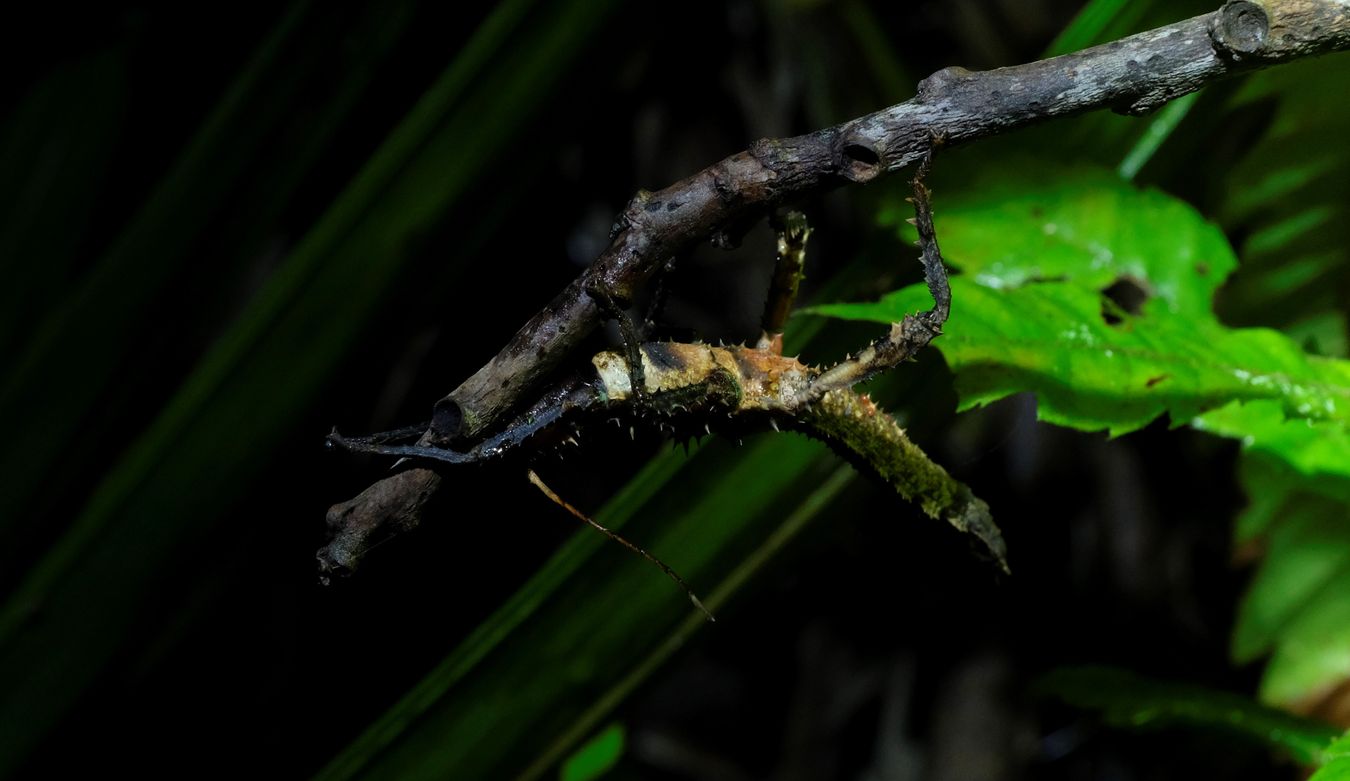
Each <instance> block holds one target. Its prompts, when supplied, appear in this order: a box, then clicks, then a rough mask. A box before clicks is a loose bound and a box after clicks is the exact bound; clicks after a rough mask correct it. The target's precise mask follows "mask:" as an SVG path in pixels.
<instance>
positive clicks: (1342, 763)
mask: <svg viewBox="0 0 1350 781" xmlns="http://www.w3.org/2000/svg"><path fill="white" fill-rule="evenodd" d="M1322 754H1323V757H1324V758H1325V760H1326V764H1325V765H1323V766H1322V768H1321V769H1320V770H1318V771H1317V772H1316V773H1313V774H1312V775H1311V776H1310V777H1309V778H1308V781H1347V779H1350V733H1347V734H1345V735H1342V736H1341V737H1340V738H1338V739H1337V740H1336V742H1334V743H1332V744H1331V745H1330V746H1328V747H1327V748H1326V750H1325V751H1323V752H1322Z"/></svg>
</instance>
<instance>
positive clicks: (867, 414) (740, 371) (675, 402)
mask: <svg viewBox="0 0 1350 781" xmlns="http://www.w3.org/2000/svg"><path fill="white" fill-rule="evenodd" d="M938 145H939V144H938V142H937V141H935V142H934V144H933V148H930V150H929V151H928V153H927V155H925V157H924V158H923V160H922V161H921V162H920V164H919V167H918V170H917V171H916V173H915V175H914V179H913V181H912V185H913V190H914V195H913V197H912V198H911V199H910V200H911V201H912V203H913V205H914V215H915V216H914V218H913V219H912V220H910V222H911V223H912V224H913V225H914V226H915V227H916V228H917V230H918V234H919V241H918V246H919V248H920V261H921V263H922V264H923V271H924V280H925V282H926V284H927V286H928V289H929V291H930V292H931V293H932V296H933V301H934V306H933V308H932V309H930V310H928V311H926V312H920V313H917V314H912V315H906V316H905V318H904V319H903V320H901V321H900V322H898V323H893V324H892V325H891V327H890V329H889V331H888V332H887V333H886V334H885V335H884V336H881V337H880V338H878V339H876V340H875V341H873V342H872V343H871V344H870V345H868V346H867V347H865V348H864V349H863V350H862V351H860V352H859V353H858V354H857V355H854V356H849V357H847V358H846V359H845V360H843V361H841V362H839V363H837V364H835V365H833V366H830V367H826V368H821V367H814V366H808V365H806V364H803V363H802V362H800V361H799V360H798V359H797V358H794V357H789V356H785V355H783V350H782V345H783V341H782V332H783V326H784V323H785V321H786V319H787V316H788V313H789V312H790V310H791V308H792V303H793V300H794V298H795V296H796V292H797V284H798V281H799V280H800V279H801V275H802V266H803V262H804V257H805V250H806V243H807V240H808V238H809V236H810V229H809V227H808V226H807V225H806V222H805V218H804V217H802V216H801V215H800V214H798V213H795V212H790V213H788V214H787V216H786V217H784V218H783V219H781V220H780V221H779V224H778V225H777V227H778V252H777V260H776V264H775V270H774V275H773V280H772V282H771V285H770V293H769V297H768V302H767V304H766V306H765V312H764V317H763V320H762V324H763V333H762V336H761V338H760V339H759V341H758V342H757V343H756V344H755V345H753V346H731V347H721V346H719V347H714V346H712V345H709V344H702V343H683V342H643V341H641V340H640V339H639V338H638V336H637V328H636V327H635V326H634V324H633V322H632V321H631V320H630V319H628V315H627V314H626V313H625V312H623V311H622V310H619V309H617V308H607V311H608V312H609V314H611V315H612V316H613V317H616V318H618V319H619V321H620V325H621V328H620V330H621V332H622V333H623V335H624V348H623V349H622V350H614V351H606V352H601V353H599V354H597V355H595V356H594V357H593V358H592V359H591V366H590V368H589V369H588V370H587V371H585V372H583V373H580V374H578V375H575V376H574V377H572V378H571V379H570V380H567V381H565V382H563V383H561V384H560V385H558V386H556V387H554V388H553V389H552V390H550V391H549V392H548V393H546V394H544V396H543V397H542V398H540V399H539V400H538V401H537V402H535V403H534V404H533V405H532V406H531V407H530V408H529V409H527V410H526V411H525V412H524V413H523V414H522V415H520V416H519V417H517V418H516V419H515V420H514V421H513V422H511V423H510V424H509V425H507V426H506V427H505V428H504V429H502V430H501V431H500V432H498V433H497V434H495V435H493V436H490V437H488V438H487V439H485V440H483V441H482V442H480V443H479V444H477V445H475V446H473V447H471V448H469V449H467V450H451V449H446V448H442V447H436V446H433V445H430V444H427V441H426V439H425V437H423V438H422V439H419V437H422V435H423V433H424V432H425V431H426V429H427V427H426V426H425V425H423V426H416V427H410V428H406V429H400V430H397V431H391V432H385V433H382V434H376V435H373V436H369V437H344V436H342V435H341V434H338V433H337V432H336V431H334V432H333V433H332V434H330V435H329V437H328V444H329V445H330V446H332V447H337V448H341V449H345V450H349V451H358V452H366V453H376V454H381V455H387V456H397V457H400V458H401V459H405V460H410V461H414V462H421V463H439V464H468V463H476V462H481V461H487V460H491V459H496V458H502V457H505V456H508V455H512V454H529V453H534V454H537V453H539V452H546V451H548V450H550V449H552V448H555V447H558V446H562V445H569V444H570V445H575V444H576V436H577V434H578V433H579V432H580V431H581V430H582V428H583V426H584V425H585V422H586V421H587V420H588V419H589V420H595V419H610V420H622V419H628V420H631V421H633V425H637V424H638V423H644V424H650V423H655V424H656V425H658V426H660V427H661V429H662V430H663V431H665V432H670V433H672V434H675V433H681V432H684V433H687V432H689V431H690V430H691V429H696V430H697V431H698V433H704V432H707V433H712V432H713V431H714V427H716V429H717V430H723V429H728V430H736V431H743V430H746V429H762V428H766V427H767V428H773V429H774V430H781V429H783V428H787V429H791V430H795V431H798V432H801V433H803V434H806V435H808V436H811V437H814V438H817V439H820V440H823V441H824V442H826V443H827V444H829V445H830V446H831V447H832V448H834V450H835V451H836V452H838V453H839V454H841V455H842V456H844V457H845V458H847V459H848V460H850V461H851V462H853V463H854V464H855V465H856V466H859V467H861V468H862V469H864V470H865V471H868V472H870V473H872V474H874V475H875V476H877V477H880V478H881V479H882V480H884V481H885V482H887V483H889V484H890V485H891V486H892V487H894V488H895V490H896V492H897V493H899V494H900V495H901V496H902V497H904V498H905V499H907V500H909V501H913V502H917V503H918V504H919V506H920V507H921V508H922V509H923V511H924V512H925V513H926V514H928V515H929V516H931V517H933V518H939V519H942V520H945V521H947V522H948V523H950V524H951V525H952V526H954V527H956V528H957V529H958V530H960V531H963V532H968V533H970V534H972V535H974V537H975V538H976V539H978V540H979V541H980V542H981V543H982V544H983V546H984V548H985V549H986V551H987V552H988V553H989V554H990V555H992V556H993V558H994V559H995V560H996V561H997V563H998V564H999V566H1000V567H1001V568H1002V569H1004V570H1005V571H1006V570H1007V569H1008V567H1007V562H1006V551H1005V546H1004V542H1003V538H1002V535H1001V534H1000V532H999V529H998V527H997V526H996V525H995V524H994V522H993V519H992V518H991V517H990V514H989V508H988V505H986V504H985V503H984V502H983V501H981V500H980V499H978V498H976V497H975V496H974V495H973V494H972V493H971V491H970V489H969V488H968V487H966V486H965V485H964V484H962V483H960V482H959V481H957V480H955V479H954V478H952V477H951V476H950V475H949V474H948V473H947V472H946V470H944V469H943V468H942V467H941V466H939V465H938V464H936V463H934V462H933V461H932V460H931V459H929V458H928V456H927V455H925V454H924V453H923V451H922V450H920V449H919V448H918V447H917V446H916V445H915V444H914V443H913V442H911V441H910V440H909V438H908V437H907V436H906V435H905V432H904V430H903V429H902V428H901V427H900V426H899V424H897V423H896V421H895V419H894V418H892V417H891V416H890V415H889V414H887V413H886V412H884V411H882V410H881V409H879V408H878V407H877V406H876V405H875V404H874V403H873V402H872V400H871V399H870V398H869V397H868V396H867V395H866V394H859V393H857V392H855V391H854V390H853V387H854V386H855V385H857V384H858V383H861V382H863V381H865V380H867V379H869V378H871V377H873V376H875V375H876V374H878V373H879V372H882V371H885V370H886V369H890V368H892V367H894V366H896V365H898V364H900V363H901V362H903V361H906V360H908V359H910V358H912V357H913V356H914V355H915V354H916V353H917V352H918V351H919V350H921V349H923V348H924V347H925V346H927V345H928V344H929V342H931V341H932V340H933V339H934V338H936V337H937V336H938V335H939V334H941V332H942V326H943V324H944V323H945V322H946V320H947V315H948V313H949V312H950V309H951V288H950V286H949V285H948V281H947V271H946V267H945V266H944V264H943V260H942V253H941V250H940V248H939V247H938V242H937V235H936V232H935V230H934V227H933V213H932V207H931V205H930V193H929V191H928V188H927V186H926V185H925V183H924V181H925V179H926V177H927V175H928V172H929V169H930V168H931V166H932V159H933V149H935V148H936V147H937V146H938ZM597 300H601V303H602V306H603V304H604V301H603V296H599V297H598V298H597ZM530 479H531V481H532V482H533V483H534V484H535V485H536V486H538V487H539V488H540V489H541V490H542V491H544V493H545V494H547V495H548V496H549V497H550V498H551V499H552V500H553V501H555V502H556V503H558V504H559V505H560V506H562V507H564V508H565V509H567V510H568V511H569V512H570V513H572V514H573V515H575V516H577V517H578V518H580V519H581V520H583V521H584V522H586V523H588V524H590V525H592V526H594V527H596V528H597V529H599V530H600V531H602V532H604V533H605V534H607V535H609V536H610V537H612V538H614V539H616V540H617V541H619V542H620V543H622V544H624V545H626V546H627V547H629V548H630V549H632V550H633V551H635V552H637V553H638V554H640V555H642V556H644V557H646V558H648V559H649V560H651V561H652V562H654V563H655V564H656V565H657V566H659V567H660V568H661V569H662V570H663V571H664V572H665V573H666V574H667V575H668V576H670V577H671V578H672V579H673V580H675V581H676V583H678V584H679V585H680V586H681V587H682V588H684V589H685V591H686V593H688V595H689V597H690V599H691V600H692V601H693V602H694V604H696V605H698V606H699V607H700V608H702V605H701V603H699V601H698V599H697V597H695V596H694V594H693V592H692V591H691V590H690V589H689V588H688V586H686V585H685V583H684V581H683V580H682V579H681V578H680V577H679V575H677V574H676V573H675V571H674V570H672V569H671V568H670V567H668V566H666V565H665V564H664V563H662V562H661V561H659V560H658V559H656V558H655V557H653V556H651V555H650V554H648V553H647V552H646V551H644V550H642V549H641V548H639V547H637V546H636V545H633V544H632V543H630V542H628V541H627V540H624V539H623V538H621V537H619V536H618V535H617V534H615V533H614V532H612V531H610V530H609V529H606V528H604V527H603V526H601V525H600V524H598V523H596V522H595V521H593V520H591V519H590V518H588V517H586V516H585V515H584V514H582V513H580V512H579V511H577V510H576V509H575V508H573V507H571V506H570V505H568V504H566V503H565V502H563V501H562V500H561V499H560V498H559V497H558V496H557V494H555V493H554V492H553V491H552V490H551V489H549V488H548V487H547V486H545V485H544V484H543V482H542V481H541V480H540V479H539V477H538V475H536V474H535V473H534V472H533V471H531V472H530ZM704 612H705V613H706V612H707V611H706V610H705V611H704ZM709 618H711V615H709Z"/></svg>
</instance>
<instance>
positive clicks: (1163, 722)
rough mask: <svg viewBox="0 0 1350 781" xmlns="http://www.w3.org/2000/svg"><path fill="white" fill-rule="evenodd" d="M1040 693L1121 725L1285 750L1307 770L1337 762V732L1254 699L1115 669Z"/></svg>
mask: <svg viewBox="0 0 1350 781" xmlns="http://www.w3.org/2000/svg"><path fill="white" fill-rule="evenodd" d="M1037 688H1038V689H1039V690H1040V691H1042V692H1043V693H1044V694H1046V695H1050V696H1054V697H1057V698H1059V699H1061V700H1063V701H1065V702H1067V703H1069V704H1070V705H1073V706H1075V707H1079V708H1087V709H1090V710H1096V711H1100V712H1101V714H1102V717H1103V718H1104V719H1106V720H1107V721H1108V722H1110V723H1111V724H1114V725H1116V726H1120V727H1129V728H1132V729H1157V728H1161V727H1197V728H1211V729H1221V730H1226V731H1230V732H1233V733H1236V734H1238V735H1240V736H1242V737H1245V738H1247V739H1249V740H1255V741H1259V742H1262V743H1266V744H1269V745H1270V746H1271V747H1274V748H1279V749H1282V750H1284V751H1286V752H1288V753H1289V755H1290V757H1292V758H1293V759H1294V760H1296V761H1298V762H1300V763H1302V764H1305V765H1314V766H1315V765H1322V764H1325V763H1326V762H1327V761H1328V760H1330V759H1332V758H1334V756H1335V752H1334V750H1333V749H1334V741H1335V740H1336V739H1337V738H1338V737H1339V736H1340V731H1339V730H1337V729H1335V728H1334V727H1331V726H1329V725H1327V724H1323V723H1321V722H1317V721H1312V720H1310V719H1305V718H1300V717H1298V716H1293V715H1290V714H1289V713H1287V712H1285V711H1281V710H1276V709H1275V708H1270V707H1264V706H1261V705H1257V704H1256V703H1254V702H1252V700H1251V698H1249V697H1245V696H1242V695H1237V694H1230V693H1228V692H1221V691H1215V690H1213V689H1207V688H1204V687H1201V686H1192V685H1187V684H1183V683H1174V682H1170V681H1160V680H1156V679H1153V678H1147V677H1145V676H1142V675H1135V674H1133V673H1130V672H1127V671H1125V670H1119V669H1116V668H1111V667H1074V668H1064V669H1060V670H1055V671H1054V672H1052V673H1050V674H1049V675H1046V676H1045V677H1043V678H1042V679H1041V680H1040V681H1039V682H1038V683H1037Z"/></svg>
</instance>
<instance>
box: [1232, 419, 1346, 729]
mask: <svg viewBox="0 0 1350 781" xmlns="http://www.w3.org/2000/svg"><path fill="white" fill-rule="evenodd" d="M1292 423H1293V425H1294V426H1296V427H1301V426H1299V422H1297V421H1295V422H1292ZM1336 466H1337V467H1338V468H1339V470H1340V471H1341V474H1339V475H1335V474H1333V475H1327V474H1326V473H1319V474H1318V475H1317V476H1315V477H1310V476H1309V475H1308V474H1306V473H1304V472H1302V471H1301V470H1299V469H1298V468H1297V467H1295V466H1293V465H1291V464H1290V463H1288V462H1287V461H1285V460H1282V459H1279V458H1272V457H1270V455H1269V454H1266V453H1261V452H1251V451H1249V454H1248V455H1247V457H1246V458H1245V459H1244V464H1243V469H1242V482H1243V486H1244V488H1245V489H1246V491H1247V494H1248V496H1250V497H1252V499H1253V502H1252V504H1251V506H1249V507H1248V508H1247V510H1245V511H1244V512H1243V514H1242V516H1241V517H1240V518H1239V520H1238V525H1237V532H1236V535H1235V536H1236V538H1237V541H1238V544H1239V545H1251V544H1253V543H1256V542H1258V541H1259V542H1261V543H1262V544H1264V546H1265V555H1264V557H1263V558H1262V561H1261V565H1260V568H1259V570H1258V571H1257V573H1256V576H1255V577H1254V578H1253V579H1252V581H1251V584H1250V586H1249V587H1248V591H1247V594H1246V595H1245V596H1244V598H1243V600H1242V603H1241V605H1240V606H1239V609H1238V616H1237V624H1236V626H1235V628H1234V631H1233V642H1232V655H1233V659H1234V660H1235V661H1237V662H1239V663H1244V662H1250V661H1253V660H1255V659H1258V658H1260V657H1262V656H1265V655H1267V654H1272V656H1271V660H1270V663H1269V664H1268V665H1267V667H1266V671H1265V676H1264V677H1263V679H1262V682H1261V699H1262V700H1264V701H1265V702H1268V703H1271V704H1275V705H1280V706H1282V707H1286V708H1295V709H1306V708H1308V707H1310V706H1311V705H1313V704H1315V703H1316V702H1318V701H1319V700H1320V699H1321V698H1322V697H1325V696H1327V695H1329V694H1330V693H1332V692H1333V691H1334V690H1335V689H1336V688H1337V687H1339V686H1341V685H1343V683H1344V681H1345V680H1347V679H1348V678H1350V631H1347V629H1346V627H1347V626H1350V477H1347V476H1346V475H1345V474H1344V472H1345V470H1347V469H1350V464H1347V462H1345V461H1341V462H1340V463H1338V464H1336Z"/></svg>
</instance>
